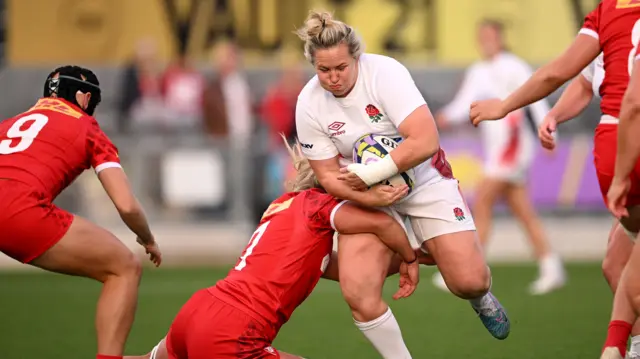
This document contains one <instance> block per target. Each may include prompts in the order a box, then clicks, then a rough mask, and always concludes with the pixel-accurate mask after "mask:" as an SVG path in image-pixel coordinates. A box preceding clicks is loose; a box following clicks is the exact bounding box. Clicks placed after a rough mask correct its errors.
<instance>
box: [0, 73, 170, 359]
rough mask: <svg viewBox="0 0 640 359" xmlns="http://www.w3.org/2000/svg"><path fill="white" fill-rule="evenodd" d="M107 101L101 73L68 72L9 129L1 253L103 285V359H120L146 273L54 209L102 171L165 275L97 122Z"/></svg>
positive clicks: (118, 248)
mask: <svg viewBox="0 0 640 359" xmlns="http://www.w3.org/2000/svg"><path fill="white" fill-rule="evenodd" d="M100 95H101V92H100V87H99V82H98V78H97V77H96V75H95V74H94V73H93V72H92V71H91V70H88V69H85V68H81V67H77V66H64V67H60V68H57V69H55V70H54V71H53V72H51V73H50V74H49V76H48V77H47V79H46V81H45V84H44V96H43V98H41V99H40V100H38V102H37V103H36V104H35V105H34V106H33V107H32V108H31V109H29V110H28V111H27V112H24V113H22V114H20V115H18V116H16V117H13V118H11V119H8V120H5V121H3V122H1V123H0V183H1V184H2V185H1V186H0V228H2V230H0V251H2V252H3V253H4V254H6V255H8V256H10V257H12V258H13V259H15V260H18V261H20V262H23V263H27V264H30V265H33V266H36V267H39V268H42V269H46V270H49V271H52V272H57V273H64V274H70V275H78V276H83V277H88V278H93V279H95V280H98V281H100V282H102V283H103V288H102V292H101V294H100V299H99V300H98V305H97V309H96V311H97V313H96V324H95V325H96V331H97V342H98V354H97V356H96V358H97V359H117V358H122V353H123V350H124V345H125V342H126V339H127V336H128V334H129V330H130V329H131V324H132V323H133V320H134V315H135V310H136V303H137V296H138V284H139V282H140V275H141V266H140V263H139V261H138V260H137V258H136V256H135V255H134V254H133V253H132V252H131V251H130V250H129V249H128V248H127V247H126V246H125V245H124V244H122V242H120V241H119V240H118V239H117V238H116V237H114V236H113V235H112V234H111V233H109V232H108V231H106V230H104V229H102V228H100V227H98V226H96V225H95V224H93V223H91V222H89V221H88V220H86V219H84V218H82V217H80V216H76V215H73V214H70V213H68V212H66V211H64V210H62V209H60V208H58V207H56V206H55V205H54V204H53V200H54V199H55V198H56V196H58V194H60V192H62V190H64V189H65V188H66V187H67V186H69V185H70V184H71V183H72V182H73V181H74V180H75V179H76V177H78V175H80V174H81V173H82V172H83V171H84V170H86V169H88V168H90V167H92V168H93V169H94V170H95V172H96V174H97V175H98V179H99V180H100V182H101V183H102V185H103V187H104V188H105V190H106V192H107V194H108V195H109V197H110V198H111V200H112V201H113V203H114V205H115V207H116V209H117V210H118V212H119V213H120V216H121V217H122V219H123V221H124V222H125V224H126V225H127V226H128V227H129V228H130V229H131V230H132V231H133V232H134V233H135V234H136V235H137V236H138V243H140V244H141V245H142V246H143V247H145V249H146V251H147V253H148V254H150V258H151V260H152V261H153V262H154V263H155V264H156V266H157V265H160V263H161V260H162V258H161V253H160V250H159V248H158V246H157V244H156V242H155V240H154V237H153V235H152V234H151V231H150V230H149V225H148V223H147V220H146V218H145V215H144V212H143V210H142V207H141V206H140V204H139V203H138V200H137V199H136V197H135V196H134V194H133V192H132V191H131V188H130V186H129V183H128V181H127V177H126V175H125V174H124V171H123V170H122V168H121V166H120V161H119V159H118V152H117V150H116V147H115V146H114V145H113V144H112V143H111V141H110V140H109V138H108V137H107V136H106V135H105V134H104V133H103V132H102V130H101V129H100V126H99V125H98V122H97V121H96V119H95V118H94V117H93V112H94V110H95V109H96V106H98V104H99V103H100V99H101V97H100Z"/></svg>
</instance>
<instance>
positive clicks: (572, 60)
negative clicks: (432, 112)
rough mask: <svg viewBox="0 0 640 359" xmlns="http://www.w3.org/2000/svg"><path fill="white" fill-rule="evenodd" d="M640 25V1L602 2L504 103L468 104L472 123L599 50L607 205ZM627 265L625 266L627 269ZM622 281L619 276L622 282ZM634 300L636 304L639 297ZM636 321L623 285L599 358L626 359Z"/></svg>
mask: <svg viewBox="0 0 640 359" xmlns="http://www.w3.org/2000/svg"><path fill="white" fill-rule="evenodd" d="M639 20H640V1H638V0H603V1H601V2H600V3H599V4H598V6H597V7H596V9H595V10H593V11H592V12H591V13H589V15H587V17H586V18H585V22H584V25H583V27H582V29H581V30H580V33H579V35H578V37H577V38H576V39H575V40H574V42H573V43H572V44H571V46H570V47H569V48H568V49H567V50H566V51H565V52H564V53H563V54H562V55H560V57H558V58H557V59H555V60H554V61H552V62H551V63H549V64H547V65H545V66H543V67H542V68H540V69H539V70H538V71H536V73H535V74H534V75H533V76H532V77H531V79H530V80H529V81H527V82H526V83H525V84H524V85H522V86H521V87H520V88H519V89H518V90H516V91H515V92H514V93H512V94H511V95H510V96H509V97H508V98H506V99H505V100H503V101H501V100H498V99H492V100H486V101H479V102H476V103H474V104H472V105H471V113H470V117H471V121H472V122H473V124H474V125H477V124H479V123H480V122H482V121H488V120H497V119H500V118H502V117H503V114H506V113H508V112H511V111H513V110H514V109H517V108H520V107H522V106H526V105H528V104H530V103H532V102H534V101H537V100H540V99H541V98H543V97H545V96H548V95H549V94H551V92H553V91H555V90H556V89H558V88H559V87H560V86H561V85H562V84H564V83H565V82H567V81H568V80H570V79H572V78H574V77H575V76H576V75H578V74H579V73H580V71H581V70H582V69H584V68H585V67H586V66H587V65H588V64H589V63H590V62H591V61H593V60H594V59H595V58H596V57H597V56H598V54H599V53H600V51H602V52H603V54H604V69H605V78H604V81H603V83H602V85H601V86H600V95H601V96H602V101H601V103H600V108H601V110H602V114H603V115H602V117H601V120H600V124H599V125H598V127H597V128H596V133H595V146H594V162H595V166H596V173H597V175H598V182H599V183H600V190H601V192H602V195H603V198H605V202H606V198H607V192H608V191H609V188H610V187H613V188H617V187H619V186H618V185H619V184H620V181H625V180H624V179H620V178H617V179H616V180H617V181H618V183H614V184H613V185H612V181H613V179H614V168H615V162H616V143H617V137H618V122H619V120H618V119H619V118H620V110H621V108H620V107H621V103H622V99H623V96H624V94H625V91H626V90H627V85H628V84H629V75H630V73H631V71H632V69H633V63H634V57H635V53H636V50H637V48H638V43H639V42H640V21H639ZM621 132H622V131H621ZM627 183H628V184H629V188H628V191H627V192H626V196H625V197H624V203H623V206H625V207H627V208H628V212H625V214H627V215H626V216H624V217H623V216H619V217H620V218H619V219H620V224H621V225H622V226H623V228H624V229H625V230H626V231H627V232H628V233H629V235H630V236H631V237H632V238H633V239H635V238H636V237H637V233H638V231H639V230H640V210H638V208H639V207H638V205H640V183H638V182H630V183H629V182H627ZM614 214H615V213H614ZM618 215H619V213H618ZM631 263H632V262H629V264H628V266H627V267H629V265H631ZM625 271H626V270H625ZM624 277H625V274H624V273H623V279H622V281H623V283H624ZM638 289H639V290H640V288H638ZM638 299H639V300H640V297H638ZM635 317H636V316H635V314H634V313H633V310H632V306H631V303H630V302H629V299H628V298H627V293H626V285H620V286H619V287H618V290H617V291H616V295H615V299H614V306H613V313H612V321H611V323H610V324H609V331H608V335H607V340H606V342H605V345H604V349H603V356H602V357H603V358H622V357H624V356H625V351H626V345H627V340H628V336H629V333H630V332H631V324H630V323H632V322H633V321H634V320H635Z"/></svg>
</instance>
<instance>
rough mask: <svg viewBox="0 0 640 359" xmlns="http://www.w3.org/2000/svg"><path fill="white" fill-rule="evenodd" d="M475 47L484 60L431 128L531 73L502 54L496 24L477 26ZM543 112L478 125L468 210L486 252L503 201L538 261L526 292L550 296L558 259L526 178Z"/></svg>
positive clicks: (560, 274) (463, 119) (559, 272)
mask: <svg viewBox="0 0 640 359" xmlns="http://www.w3.org/2000/svg"><path fill="white" fill-rule="evenodd" d="M478 44H479V47H480V50H481V53H482V57H483V59H482V60H481V61H478V62H476V63H474V64H473V65H471V67H469V68H468V69H467V71H466V74H465V77H464V80H463V82H462V86H461V87H460V89H459V90H458V93H457V94H456V96H455V97H454V99H453V101H451V102H450V103H449V104H447V105H446V106H445V107H444V109H442V110H441V111H440V112H438V114H437V115H436V124H437V125H438V127H440V128H441V129H444V128H446V127H448V126H449V125H452V124H462V123H468V121H469V107H470V105H471V103H473V102H474V101H477V100H481V99H484V98H493V97H506V96H507V95H508V94H509V93H511V92H512V91H513V90H515V89H516V88H517V87H518V86H519V85H521V84H523V83H524V82H525V81H526V80H527V79H528V78H529V77H530V76H531V74H532V73H533V72H532V70H531V67H530V66H529V65H528V64H527V63H526V62H524V61H523V60H522V59H520V58H519V57H517V56H516V55H514V54H512V53H510V52H509V51H507V49H506V47H505V44H504V40H503V26H502V24H501V23H500V22H498V21H495V20H489V19H487V20H483V21H482V22H481V23H480V26H479V27H478ZM548 111H549V106H548V104H547V102H546V100H541V101H538V102H536V103H534V104H532V105H531V106H528V107H527V108H526V109H524V110H517V111H514V112H512V113H510V114H509V115H508V116H507V118H506V121H496V122H487V123H484V124H482V126H480V130H481V134H482V140H483V146H484V150H485V161H484V178H483V180H482V181H481V183H480V184H479V185H478V190H477V192H476V202H475V204H474V206H473V217H474V219H475V222H476V225H477V227H478V237H479V238H480V244H482V246H483V247H485V248H486V246H487V242H488V240H489V232H490V230H491V222H492V216H493V207H494V206H495V204H496V202H497V201H498V200H499V199H501V198H504V199H505V200H506V203H507V204H508V206H509V208H510V209H511V211H512V212H513V214H514V215H515V217H516V218H517V219H518V220H519V221H520V222H521V224H522V227H523V228H524V230H525V231H526V233H527V237H528V238H529V242H530V243H531V246H532V247H533V250H534V253H535V256H536V258H537V259H538V266H539V276H538V278H537V280H536V281H534V282H533V283H532V284H531V286H530V288H529V291H530V293H531V294H536V295H539V294H546V293H549V292H551V291H552V290H554V289H557V288H560V287H562V286H563V285H564V284H565V282H566V275H565V271H564V266H563V264H562V260H561V258H560V256H558V255H557V254H556V253H554V252H553V251H552V250H551V246H550V244H549V242H548V240H547V238H546V235H545V233H544V229H543V228H542V227H543V226H542V223H541V221H540V219H539V218H538V215H537V214H536V211H535V209H534V207H533V205H532V204H531V201H530V200H529V195H528V193H527V182H526V181H527V174H528V171H529V168H530V167H531V164H532V163H533V159H534V154H535V142H536V138H535V135H536V134H535V127H537V126H538V125H539V124H540V123H542V121H543V119H544V117H545V115H546V114H547V112H548ZM531 120H533V121H534V123H531V122H530V121H531ZM433 279H434V284H435V285H436V286H438V287H440V288H443V287H444V289H446V286H445V285H444V280H443V278H442V275H441V274H440V273H439V272H438V273H436V274H435V275H434V278H433Z"/></svg>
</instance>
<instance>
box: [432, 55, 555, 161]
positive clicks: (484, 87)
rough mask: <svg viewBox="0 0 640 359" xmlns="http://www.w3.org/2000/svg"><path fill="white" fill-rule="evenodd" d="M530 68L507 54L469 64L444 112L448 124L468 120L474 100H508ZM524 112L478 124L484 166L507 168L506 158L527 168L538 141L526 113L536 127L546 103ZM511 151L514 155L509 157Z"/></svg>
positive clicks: (525, 78)
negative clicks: (460, 83)
mask: <svg viewBox="0 0 640 359" xmlns="http://www.w3.org/2000/svg"><path fill="white" fill-rule="evenodd" d="M532 73H533V72H532V70H531V67H530V66H529V65H528V64H527V63H526V62H524V61H523V60H522V59H520V58H519V57H517V56H515V55H514V54H511V53H509V52H503V53H500V54H498V55H496V56H495V57H494V58H493V59H491V60H483V61H478V62H476V63H474V64H473V65H471V66H470V67H469V68H468V69H467V71H466V73H465V77H464V80H463V82H462V86H461V87H460V89H459V90H458V92H457V94H456V96H455V98H454V99H453V101H451V102H450V103H449V104H448V105H447V106H445V108H444V109H443V112H444V114H445V116H446V117H447V118H448V119H449V121H451V122H453V123H462V122H465V121H469V110H470V106H471V103H473V102H474V101H479V100H485V99H490V98H501V99H505V98H507V97H508V96H509V95H510V94H511V93H512V92H513V91H515V90H516V89H517V88H518V87H520V86H521V85H522V84H524V83H525V82H526V81H527V80H528V79H529V77H531V75H532ZM526 109H527V111H521V110H519V111H515V112H514V113H513V114H511V115H510V117H509V118H508V119H505V120H501V121H485V122H483V123H482V124H480V126H479V127H480V131H481V133H482V139H483V144H484V148H485V152H486V157H485V161H486V163H485V166H488V167H494V166H503V165H506V166H510V164H508V163H503V162H508V160H506V159H507V158H518V161H519V162H522V163H520V164H519V166H523V165H524V166H528V164H530V163H531V162H532V160H533V154H534V146H535V143H536V142H537V133H536V129H535V128H532V126H531V124H529V123H527V117H526V116H524V115H525V114H526V115H528V116H529V117H530V119H531V120H533V122H534V123H533V124H532V125H535V127H536V128H537V127H538V126H539V125H540V124H541V123H542V121H543V120H544V117H545V116H546V115H547V113H548V112H549V105H548V103H547V101H546V100H544V99H543V100H541V101H538V102H536V103H533V104H531V105H530V106H528V107H527V108H526ZM513 151H516V152H517V153H516V154H515V156H511V154H512V153H513Z"/></svg>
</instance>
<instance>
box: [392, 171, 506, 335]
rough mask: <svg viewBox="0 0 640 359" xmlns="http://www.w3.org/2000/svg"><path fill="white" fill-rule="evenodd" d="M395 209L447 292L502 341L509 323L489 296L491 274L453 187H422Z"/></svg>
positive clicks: (444, 184)
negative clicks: (406, 219) (465, 302)
mask: <svg viewBox="0 0 640 359" xmlns="http://www.w3.org/2000/svg"><path fill="white" fill-rule="evenodd" d="M398 206H399V208H398V211H400V212H401V213H403V214H407V215H409V218H410V220H411V226H412V227H413V231H414V233H415V235H416V238H417V240H418V241H419V243H420V244H421V246H422V248H423V249H424V250H426V251H427V252H429V253H430V254H431V255H432V256H433V259H434V260H435V262H436V264H437V266H438V269H439V270H440V272H441V273H442V275H443V277H444V280H445V282H446V284H447V287H448V288H449V290H450V291H451V292H452V293H454V294H455V295H456V296H458V297H460V298H463V299H467V300H469V302H470V303H471V306H472V307H473V309H474V310H475V311H476V313H478V315H479V316H480V319H481V320H482V323H483V324H484V325H485V327H486V328H487V329H488V330H489V331H490V332H491V334H492V335H493V336H494V337H496V338H498V339H504V338H506V337H507V336H508V334H509V331H510V322H509V320H508V318H507V315H506V312H505V311H504V309H503V308H502V306H501V305H500V303H499V302H498V300H497V299H496V298H495V297H494V296H493V295H492V294H491V293H490V292H489V288H490V286H491V273H490V271H489V267H488V266H487V264H486V262H485V257H484V252H483V249H482V246H481V245H480V242H479V240H478V237H477V235H476V231H475V225H474V221H473V217H472V216H471V214H470V213H469V210H468V208H467V206H466V203H465V201H464V199H463V197H462V194H461V193H460V190H459V188H458V182H457V181H456V180H443V181H441V182H438V183H435V184H433V185H430V186H426V187H423V188H421V189H418V190H417V191H416V192H415V193H414V195H413V197H412V198H411V200H410V201H405V202H403V203H401V204H399V205H398Z"/></svg>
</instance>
